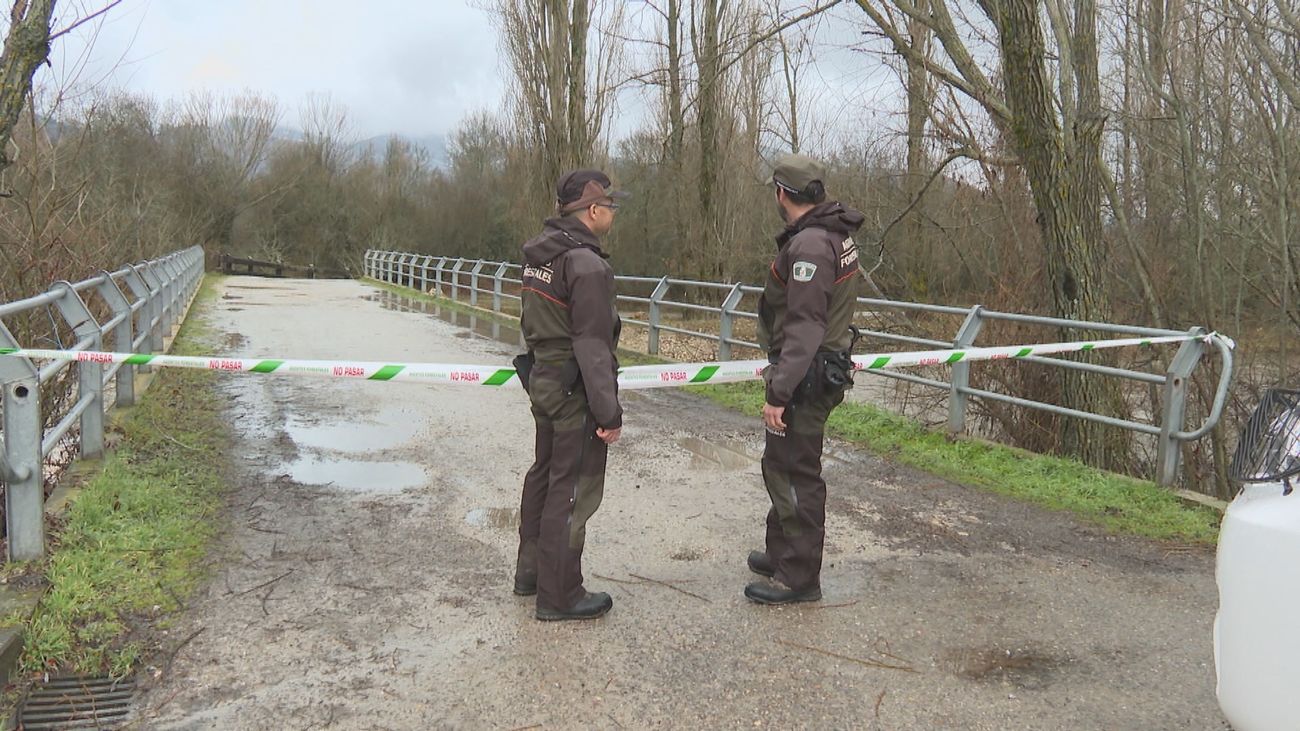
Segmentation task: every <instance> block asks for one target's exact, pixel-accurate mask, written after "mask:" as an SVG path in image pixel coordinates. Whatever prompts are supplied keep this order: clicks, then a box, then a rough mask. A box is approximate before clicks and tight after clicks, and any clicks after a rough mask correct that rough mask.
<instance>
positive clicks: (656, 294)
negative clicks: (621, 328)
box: [645, 277, 668, 355]
mask: <svg viewBox="0 0 1300 731" xmlns="http://www.w3.org/2000/svg"><path fill="white" fill-rule="evenodd" d="M667 294H668V277H663V278H661V279H660V280H659V283H658V284H656V285H655V289H654V291H653V292H651V293H650V316H649V317H648V318H646V321H647V322H648V323H649V332H648V333H646V345H645V350H646V352H647V353H649V354H650V355H659V303H660V302H662V301H663V299H664V297H665V296H666V295H667Z"/></svg>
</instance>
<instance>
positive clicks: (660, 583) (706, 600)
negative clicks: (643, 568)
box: [628, 572, 713, 604]
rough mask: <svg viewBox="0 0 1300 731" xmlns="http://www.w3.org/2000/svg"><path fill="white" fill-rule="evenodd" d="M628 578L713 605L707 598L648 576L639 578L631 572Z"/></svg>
mask: <svg viewBox="0 0 1300 731" xmlns="http://www.w3.org/2000/svg"><path fill="white" fill-rule="evenodd" d="M628 576H631V577H632V578H635V579H641V580H642V581H648V582H650V583H651V584H658V585H659V586H664V587H667V588H669V589H672V590H673V591H676V592H681V593H682V594H685V595H686V596H693V597H695V598H696V599H699V600H700V601H702V602H705V603H706V604H712V603H713V602H712V601H710V600H709V599H708V598H707V597H702V596H700V595H699V594H695V593H693V592H689V591H687V590H685V589H683V588H681V587H680V586H674V585H673V584H670V583H668V582H667V581H660V580H659V579H652V578H650V577H648V576H641V575H639V574H634V573H631V572H628Z"/></svg>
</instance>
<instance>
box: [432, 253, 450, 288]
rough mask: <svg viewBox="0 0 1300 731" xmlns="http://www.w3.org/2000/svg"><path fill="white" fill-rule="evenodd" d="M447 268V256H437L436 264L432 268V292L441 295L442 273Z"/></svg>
mask: <svg viewBox="0 0 1300 731" xmlns="http://www.w3.org/2000/svg"><path fill="white" fill-rule="evenodd" d="M446 270H447V257H445V256H440V257H438V265H437V266H435V267H434V268H433V293H434V295H435V296H437V297H441V296H442V275H443V273H444V272H445V271H446Z"/></svg>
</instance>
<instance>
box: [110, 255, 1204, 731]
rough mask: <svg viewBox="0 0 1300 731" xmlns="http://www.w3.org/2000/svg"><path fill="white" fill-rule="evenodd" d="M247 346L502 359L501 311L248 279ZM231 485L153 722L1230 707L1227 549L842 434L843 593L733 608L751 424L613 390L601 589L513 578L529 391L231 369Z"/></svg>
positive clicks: (667, 723) (1018, 722) (145, 701)
mask: <svg viewBox="0 0 1300 731" xmlns="http://www.w3.org/2000/svg"><path fill="white" fill-rule="evenodd" d="M223 286H224V290H225V297H223V298H222V299H220V300H218V302H217V303H216V304H215V305H213V306H211V308H210V309H209V310H208V311H207V312H204V313H199V315H200V316H205V317H208V318H210V321H211V322H212V323H213V324H214V325H215V326H216V327H217V329H218V331H219V332H220V333H222V335H223V337H224V338H225V341H224V342H225V344H226V345H228V346H229V352H230V353H232V354H240V355H252V356H279V357H303V358H338V357H342V358H346V359H356V360H391V361H398V362H400V361H403V360H408V361H411V360H422V361H437V362H466V363H505V362H508V360H509V357H510V356H511V355H512V354H513V353H514V352H516V347H515V346H514V345H512V344H507V343H502V342H499V341H497V340H493V339H492V336H493V335H496V336H497V337H499V338H502V339H504V340H506V341H511V340H512V339H513V338H517V333H514V332H513V331H510V330H509V329H505V330H502V329H501V328H499V327H498V328H496V332H495V333H494V332H493V328H492V326H491V325H490V324H487V323H483V322H481V321H475V322H473V323H470V322H467V318H466V317H465V316H463V315H457V316H454V319H455V320H456V322H455V324H453V323H452V322H449V321H448V320H451V319H453V316H452V315H450V314H448V313H441V316H440V315H439V314H437V313H434V312H432V311H428V312H425V311H421V310H422V309H425V308H423V307H422V306H420V305H418V304H415V305H413V304H412V303H403V302H400V301H397V300H396V299H395V298H393V297H392V296H390V295H387V294H384V293H380V292H378V291H377V290H375V289H373V288H370V287H367V286H365V285H363V284H359V283H355V282H339V281H295V280H265V279H251V278H230V279H228V280H226V282H225V284H224V285H223ZM223 390H224V393H226V394H227V396H228V413H229V418H230V419H231V421H232V423H233V424H235V426H236V431H237V434H238V440H237V446H236V449H235V450H234V452H233V453H232V455H231V460H232V463H233V472H234V474H236V475H237V476H238V477H237V483H236V484H235V486H234V488H233V489H232V491H231V494H230V498H229V501H228V508H227V510H226V514H225V515H224V516H223V517H222V520H223V521H224V523H225V526H226V527H225V530H224V534H223V537H222V539H221V540H220V542H219V546H218V548H217V550H216V551H215V553H214V555H213V558H212V568H211V572H212V578H211V580H210V581H209V583H208V584H207V586H206V588H205V589H203V590H202V591H201V592H200V594H199V595H198V596H196V597H195V598H194V599H193V600H192V601H191V602H190V605H189V608H188V610H187V611H186V612H185V613H184V614H183V615H182V616H181V617H180V618H179V619H178V620H177V621H176V622H175V624H174V626H172V627H171V628H169V629H168V635H169V637H170V638H171V639H170V642H172V644H174V645H175V646H177V647H179V650H178V651H177V652H176V653H175V656H174V657H172V658H163V661H164V662H160V663H159V669H158V674H157V677H156V678H154V679H152V680H151V681H150V682H149V685H150V687H149V689H148V690H147V692H146V693H145V694H144V696H143V698H142V700H141V703H140V705H139V708H138V710H137V714H136V724H137V726H139V727H142V728H162V729H207V728H223V729H226V728H230V729H234V728H238V729H312V728H315V729H320V728H346V729H428V728H503V729H519V728H604V729H608V728H647V727H667V728H692V727H701V728H864V729H865V728H873V729H874V728H878V729H1010V728H1017V729H1063V728H1069V729H1184V728H1186V729H1220V728H1222V727H1223V726H1222V720H1221V716H1220V715H1219V713H1218V710H1217V707H1216V705H1215V701H1214V670H1213V664H1212V657H1211V650H1210V626H1211V622H1212V618H1213V613H1214V609H1215V590H1214V582H1213V561H1212V556H1211V555H1209V554H1208V553H1204V552H1191V553H1189V552H1187V551H1185V550H1181V549H1179V548H1178V547H1173V546H1162V545H1159V544H1153V543H1150V542H1146V541H1140V540H1133V539H1127V538H1116V537H1113V536H1108V535H1106V534H1104V533H1103V532H1100V531H1098V530H1096V529H1093V528H1091V527H1087V526H1084V525H1081V524H1079V523H1077V522H1076V521H1073V520H1072V519H1069V518H1067V517H1064V516H1061V515H1058V514H1053V513H1047V512H1044V511H1042V510H1038V509H1035V508H1032V507H1028V506H1025V505H1023V504H1020V503H1017V502H1014V501H1010V500H1007V499H1003V498H999V497H996V496H992V495H988V494H986V493H983V492H979V491H976V490H972V489H968V488H964V487H962V486H959V485H954V484H952V483H949V482H945V481H943V480H939V479H937V478H935V477H933V476H930V475H926V474H924V473H920V472H917V471H915V470H911V469H907V468H903V467H899V466H896V465H893V464H891V463H889V462H888V461H882V460H881V459H879V458H878V457H877V456H874V455H871V454H867V453H863V452H861V451H858V450H856V449H853V448H850V447H848V446H846V445H844V444H842V443H835V442H831V443H830V444H829V445H828V452H829V454H828V457H827V459H826V478H827V482H828V483H829V485H830V499H829V509H828V510H829V518H828V545H827V556H826V568H825V571H824V574H823V587H824V592H825V599H824V601H823V602H821V603H820V604H817V605H805V606H802V607H799V608H769V607H760V606H755V605H751V604H749V603H747V602H746V601H745V600H744V598H743V597H742V595H741V589H742V588H743V587H744V585H745V583H746V582H747V581H749V580H750V579H751V578H752V577H751V575H750V574H748V572H747V571H746V569H745V563H744V558H745V555H746V553H747V552H748V551H749V550H750V549H751V548H757V547H760V546H761V537H762V520H763V516H764V514H765V511H766V507H767V502H766V495H765V493H764V491H763V488H762V483H761V480H760V476H759V467H758V462H757V461H756V457H757V456H758V454H759V452H760V450H761V447H762V435H761V428H760V426H759V421H758V419H757V418H756V417H754V416H747V415H741V414H737V413H733V412H729V411H725V410H722V409H719V408H717V407H715V406H713V405H711V404H710V403H708V402H706V401H704V400H703V399H701V398H699V397H697V396H694V395H692V394H690V393H688V392H685V391H681V390H663V391H657V392H653V393H646V392H641V393H632V394H627V395H626V398H625V408H626V411H627V424H626V429H625V431H624V440H623V441H622V442H620V443H619V444H618V445H616V446H615V447H614V448H613V449H612V450H611V452H610V468H609V477H608V481H607V487H606V496H605V502H604V504H603V506H602V507H601V509H600V511H599V512H598V513H597V514H596V516H595V517H594V518H593V519H592V522H591V524H590V525H589V528H588V547H587V553H586V564H585V566H586V572H587V586H588V588H589V589H591V590H598V591H599V590H605V591H609V592H610V593H611V594H612V595H613V596H614V601H615V605H614V609H613V611H612V612H611V613H610V614H609V615H608V616H606V617H605V618H603V619H601V620H597V621H594V622H586V623H559V624H552V623H539V622H537V621H535V620H534V619H532V602H531V600H529V599H523V598H518V597H515V596H513V595H512V594H511V593H510V586H511V575H512V571H513V555H514V550H515V540H516V539H515V532H514V531H515V521H516V520H517V500H518V490H519V485H520V481H521V479H522V475H523V472H524V471H525V469H526V468H527V467H528V464H529V462H530V459H531V447H532V423H531V420H530V418H529V416H528V411H527V408H526V401H525V396H524V395H523V393H522V392H519V391H513V390H500V391H498V390H492V389H486V388H482V389H480V388H435V387H428V386H422V385H418V384H404V383H364V382H362V383H357V382H341V381H340V382H335V381H323V380H310V379H292V378H281V377H274V376H271V377H252V376H231V377H229V379H228V380H227V381H226V382H225V383H224V384H223Z"/></svg>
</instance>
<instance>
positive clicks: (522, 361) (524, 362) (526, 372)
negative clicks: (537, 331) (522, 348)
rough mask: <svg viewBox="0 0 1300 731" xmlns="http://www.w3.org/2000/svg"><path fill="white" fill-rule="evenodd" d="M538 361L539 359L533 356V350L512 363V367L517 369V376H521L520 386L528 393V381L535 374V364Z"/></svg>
mask: <svg viewBox="0 0 1300 731" xmlns="http://www.w3.org/2000/svg"><path fill="white" fill-rule="evenodd" d="M536 361H537V359H536V357H534V356H533V351H531V350H530V351H528V352H527V353H520V354H519V355H516V356H515V358H514V360H512V361H510V363H511V365H513V366H514V367H515V375H517V376H519V385H521V386H523V387H524V391H525V392H527V391H528V379H529V377H530V376H531V375H532V373H533V363H535V362H536Z"/></svg>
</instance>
